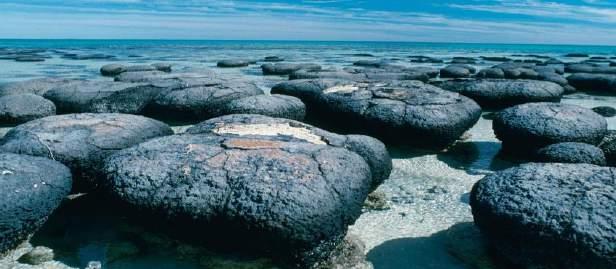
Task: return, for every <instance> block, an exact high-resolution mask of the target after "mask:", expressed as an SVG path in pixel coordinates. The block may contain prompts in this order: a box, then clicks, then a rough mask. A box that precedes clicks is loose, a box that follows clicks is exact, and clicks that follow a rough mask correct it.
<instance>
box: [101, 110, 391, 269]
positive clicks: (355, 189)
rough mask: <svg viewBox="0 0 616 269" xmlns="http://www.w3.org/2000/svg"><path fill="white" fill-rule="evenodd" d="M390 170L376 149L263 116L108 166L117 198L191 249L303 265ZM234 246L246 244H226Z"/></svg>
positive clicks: (210, 126) (195, 132) (214, 123)
mask: <svg viewBox="0 0 616 269" xmlns="http://www.w3.org/2000/svg"><path fill="white" fill-rule="evenodd" d="M364 155H365V156H368V157H367V158H364V157H363V156H364ZM371 160H372V161H375V162H376V163H375V164H376V165H374V166H372V165H371ZM377 160H378V161H377ZM372 167H378V168H377V169H378V171H375V170H373V169H372ZM390 169H391V160H390V159H389V156H388V154H387V151H386V149H385V146H384V145H383V144H382V143H380V142H379V141H378V140H375V139H372V138H369V137H365V136H341V135H336V134H332V133H329V132H326V131H323V130H320V129H317V128H314V127H311V126H309V125H306V124H303V123H300V122H296V121H291V120H286V119H276V118H269V117H265V116H259V115H231V116H225V117H220V118H215V119H212V120H209V121H206V122H203V123H201V124H199V125H197V126H195V127H193V128H191V129H189V130H188V134H184V135H174V136H168V137H163V138H159V139H153V140H150V141H148V142H145V143H142V144H139V145H138V146H136V147H133V148H130V149H126V150H123V151H120V152H118V153H117V154H115V155H113V156H112V157H110V158H109V159H107V161H106V165H105V171H106V174H107V180H108V184H107V185H106V186H107V187H108V190H109V191H110V192H111V193H113V194H114V195H115V197H117V198H118V199H120V200H121V201H123V202H125V203H127V204H129V205H131V206H132V207H134V208H138V209H141V210H142V211H144V210H145V211H147V212H149V213H151V214H152V216H156V218H157V219H158V217H157V216H163V217H166V218H167V219H168V220H169V221H170V222H172V223H173V224H174V226H175V225H179V224H181V225H182V229H183V231H185V232H187V233H189V234H192V238H193V239H195V240H205V241H217V240H220V241H222V242H223V243H222V244H224V242H226V244H227V245H231V247H233V248H240V247H241V248H248V249H251V250H256V251H267V253H271V252H269V251H272V250H273V251H276V252H274V253H281V252H282V253H283V254H285V255H282V256H280V255H279V254H276V255H279V256H278V257H277V258H279V259H300V260H301V259H302V258H305V257H304V256H303V255H304V253H306V252H309V251H311V250H313V249H315V248H319V247H320V246H322V243H326V242H336V241H339V240H341V238H342V237H343V236H344V234H345V233H346V230H347V227H348V225H349V224H352V223H353V222H354V221H355V220H356V219H357V218H358V217H359V215H360V214H361V207H362V204H363V201H364V200H365V198H366V197H367V196H368V193H369V192H370V190H372V189H373V188H374V187H375V185H376V186H378V184H380V182H382V180H383V179H384V178H386V177H387V176H388V175H389V170H390ZM376 175H378V176H376ZM178 178H181V179H182V180H180V181H178V180H177V179H178ZM197 231H199V232H197ZM230 240H231V241H230ZM235 240H242V241H245V242H246V244H242V246H239V245H237V244H234V243H232V244H229V242H236V241H235ZM326 245H327V244H326ZM329 250H330V248H328V247H324V248H319V251H329ZM311 254H312V255H320V253H311ZM281 257H286V258H281Z"/></svg>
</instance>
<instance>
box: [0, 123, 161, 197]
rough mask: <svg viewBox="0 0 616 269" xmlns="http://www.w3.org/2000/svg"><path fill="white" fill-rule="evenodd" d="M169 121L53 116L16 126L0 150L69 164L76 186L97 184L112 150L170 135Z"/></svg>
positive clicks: (3, 139) (2, 142)
mask: <svg viewBox="0 0 616 269" xmlns="http://www.w3.org/2000/svg"><path fill="white" fill-rule="evenodd" d="M170 134H173V131H172V130H171V128H169V126H167V125H166V124H164V123H162V122H159V121H156V120H153V119H149V118H145V117H142V116H135V115H127V114H111V113H110V114H88V113H85V114H68V115H61V116H51V117H46V118H42V119H38V120H34V121H30V122H28V123H24V124H22V125H19V126H17V127H15V128H13V129H12V130H11V131H9V132H8V133H7V134H6V135H5V136H4V137H3V138H2V139H0V150H2V151H5V152H13V153H20V154H28V155H35V156H41V157H47V158H50V159H54V160H57V161H59V162H61V163H63V164H65V165H66V166H68V167H70V168H71V170H72V172H73V176H74V178H75V180H76V182H75V183H76V184H77V185H76V186H78V187H81V186H82V185H86V187H88V188H89V187H92V186H91V185H97V183H98V182H96V181H97V180H98V176H99V175H100V169H101V166H102V161H103V159H104V158H105V157H107V156H109V155H110V154H111V153H113V152H116V151H118V150H120V149H123V148H127V147H130V146H133V145H135V144H138V143H141V142H144V141H146V140H148V139H150V138H154V137H158V136H163V135H170Z"/></svg>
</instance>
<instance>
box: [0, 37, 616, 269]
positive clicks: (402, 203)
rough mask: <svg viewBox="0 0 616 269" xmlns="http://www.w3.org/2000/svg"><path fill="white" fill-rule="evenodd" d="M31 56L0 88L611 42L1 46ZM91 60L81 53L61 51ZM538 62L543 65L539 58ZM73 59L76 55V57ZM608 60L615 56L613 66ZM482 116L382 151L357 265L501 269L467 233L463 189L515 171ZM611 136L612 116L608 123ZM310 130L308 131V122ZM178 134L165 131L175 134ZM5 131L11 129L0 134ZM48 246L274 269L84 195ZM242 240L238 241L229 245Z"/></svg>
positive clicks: (121, 262) (75, 253) (133, 262)
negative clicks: (55, 80) (452, 135)
mask: <svg viewBox="0 0 616 269" xmlns="http://www.w3.org/2000/svg"><path fill="white" fill-rule="evenodd" d="M20 50H21V51H23V50H30V51H35V52H36V54H37V55H41V56H43V57H44V58H45V61H43V62H16V61H13V60H10V59H6V60H0V84H3V83H9V82H14V81H21V80H27V79H33V78H43V77H66V78H82V79H90V80H109V79H110V78H105V77H102V76H101V75H100V71H99V70H100V67H101V66H103V65H105V64H109V63H120V64H126V65H131V64H149V63H157V62H164V63H170V64H172V65H173V70H174V72H182V71H194V70H206V69H207V70H212V71H214V72H219V73H223V74H225V75H229V76H234V77H237V79H240V80H247V81H252V82H254V83H257V85H259V86H260V87H261V88H262V89H263V90H264V91H266V92H268V91H269V89H270V88H271V87H272V86H273V85H275V84H276V83H279V82H281V81H285V80H287V78H286V77H281V76H263V75H262V73H261V69H260V66H259V64H256V65H250V66H248V67H245V68H232V69H221V68H216V63H217V61H219V60H224V59H248V60H259V59H263V58H264V57H266V56H279V57H282V58H284V59H285V61H286V62H297V63H316V64H320V65H322V66H323V67H324V68H326V69H328V68H329V69H340V68H344V67H348V66H351V65H352V64H353V62H355V61H358V60H374V59H382V60H387V61H391V62H392V63H394V64H397V65H403V66H409V67H410V66H430V67H436V68H439V67H443V66H444V65H445V64H442V63H421V64H419V63H411V62H410V60H409V56H429V57H434V58H439V59H442V60H444V61H445V62H447V61H449V60H451V59H452V58H453V57H472V58H476V59H478V61H477V63H476V64H474V66H475V67H476V68H478V69H481V68H485V67H489V66H492V65H496V64H499V63H498V62H491V61H485V60H482V59H481V58H480V57H481V56H502V57H508V58H511V59H517V60H529V59H538V58H539V59H545V57H550V58H555V59H559V60H561V61H563V62H576V61H581V60H583V59H585V58H571V57H565V55H566V54H569V53H584V54H588V55H589V56H594V57H605V58H610V57H616V46H579V45H533V44H470V43H418V42H331V41H322V42H318V41H230V40H227V41H209V40H207V41H206V40H17V39H11V40H0V55H2V53H3V52H10V51H20ZM95 54H96V55H98V56H103V57H94V58H97V59H91V58H92V57H81V58H87V59H76V58H75V57H67V55H69V56H70V55H73V56H74V55H78V56H88V55H95ZM541 57H543V58H541ZM77 58H79V57H77ZM614 61H616V60H614ZM562 102H564V103H571V104H576V105H580V106H584V107H588V108H592V107H596V106H613V107H616V97H614V96H608V95H596V94H588V93H574V94H570V95H567V96H565V97H564V99H563V100H562ZM490 113H491V111H486V112H484V115H483V116H482V118H481V119H480V120H479V122H478V123H477V124H476V125H475V126H474V127H473V128H472V129H471V130H469V132H468V135H467V139H466V140H465V141H463V142H460V143H458V144H456V145H455V146H454V147H452V148H449V149H448V150H445V151H439V152H430V151H421V150H414V149H408V148H396V147H390V148H389V150H390V153H391V155H392V157H393V171H392V174H391V176H390V178H389V179H388V180H386V181H385V182H384V183H383V185H381V186H380V187H379V188H378V189H377V191H378V192H380V193H381V194H382V195H383V196H384V197H385V199H386V206H385V207H384V208H382V209H381V210H368V209H366V210H365V211H364V213H363V214H362V215H361V217H360V218H359V219H358V220H357V221H356V223H355V224H354V225H352V226H351V227H349V234H350V235H352V236H354V237H355V238H357V239H358V240H359V241H360V242H361V243H362V244H363V245H364V246H365V255H366V259H367V260H368V261H369V262H371V263H372V264H373V266H374V268H376V269H386V268H387V269H389V268H391V269H394V268H395V269H397V268H428V269H430V268H434V269H441V268H443V269H445V268H446V269H449V268H506V266H505V265H502V264H501V263H500V262H499V261H498V260H497V259H493V258H491V256H490V255H489V254H488V250H486V249H485V246H484V245H483V243H482V242H483V241H482V240H483V239H482V238H481V236H480V235H479V233H478V231H477V230H476V228H475V227H474V226H473V224H472V221H473V217H472V214H471V210H470V206H469V204H468V203H469V192H470V190H471V188H472V186H473V184H474V183H475V182H477V181H478V180H480V179H481V178H482V177H484V176H486V175H489V174H491V173H494V172H495V171H498V170H501V169H505V168H508V167H511V166H514V165H516V164H515V163H513V162H511V161H508V160H505V159H502V158H501V157H500V155H499V151H500V142H499V141H498V139H496V137H495V135H494V133H493V131H492V122H491V117H490ZM607 120H608V126H609V128H610V129H616V119H615V118H608V119H607ZM316 124H317V125H318V123H316ZM184 127H185V126H175V128H176V130H177V131H178V132H181V130H182V129H183V128H184ZM8 128H9V129H10V127H8ZM31 243H32V244H33V245H42V246H47V247H50V248H52V249H53V250H54V252H55V254H56V255H55V259H56V260H58V261H60V262H62V263H64V264H66V265H69V266H72V267H77V268H84V267H85V266H86V265H87V264H88V262H90V261H100V262H101V263H102V264H103V268H108V269H124V268H137V269H140V268H144V269H145V268H190V269H192V268H283V267H281V266H282V265H279V264H276V262H273V261H271V260H270V259H268V258H267V257H245V256H243V255H239V254H238V255H236V254H234V253H220V252H217V251H215V250H211V249H209V248H208V247H207V246H206V247H204V246H195V245H190V244H189V243H184V242H179V241H177V240H175V239H173V238H169V237H167V236H166V235H164V234H159V233H156V232H152V231H148V230H147V228H146V227H142V226H140V225H138V224H134V223H133V222H132V221H131V220H130V219H127V218H125V217H120V216H116V215H114V211H113V209H109V208H105V206H104V205H99V204H97V203H95V202H93V201H89V200H88V198H87V197H86V198H83V200H82V201H80V200H76V202H75V201H73V202H72V203H71V205H68V206H64V207H63V208H62V209H60V210H58V211H57V212H56V213H54V215H53V216H52V217H51V218H50V220H49V221H48V222H47V224H45V226H44V227H43V229H41V231H39V232H38V233H37V234H36V235H35V236H34V237H33V238H32V240H31ZM238 244H241V242H238Z"/></svg>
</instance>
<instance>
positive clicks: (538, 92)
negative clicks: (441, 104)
mask: <svg viewBox="0 0 616 269" xmlns="http://www.w3.org/2000/svg"><path fill="white" fill-rule="evenodd" d="M435 85H436V86H438V87H440V88H443V89H445V90H448V91H453V92H457V93H460V94H462V95H464V96H467V97H469V98H471V99H473V100H475V101H476V102H477V103H479V104H480V105H481V106H482V107H485V108H504V107H510V106H513V105H519V104H524V103H530V102H558V101H560V99H561V97H562V95H563V93H564V89H563V88H562V87H561V86H559V85H557V84H554V83H551V82H545V81H536V80H509V79H479V80H450V81H444V82H440V83H435Z"/></svg>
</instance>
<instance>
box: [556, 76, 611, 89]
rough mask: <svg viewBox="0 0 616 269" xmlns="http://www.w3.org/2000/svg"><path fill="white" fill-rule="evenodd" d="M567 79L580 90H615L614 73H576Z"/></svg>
mask: <svg viewBox="0 0 616 269" xmlns="http://www.w3.org/2000/svg"><path fill="white" fill-rule="evenodd" d="M567 80H568V81H569V84H571V86H573V87H575V88H576V89H577V90H580V91H603V92H610V93H612V92H616V75H608V74H588V73H578V74H573V75H571V76H569V77H567Z"/></svg>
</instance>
